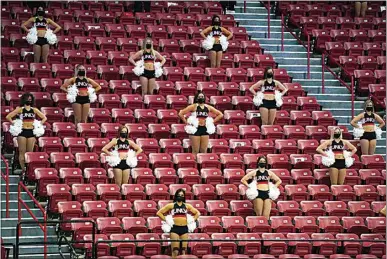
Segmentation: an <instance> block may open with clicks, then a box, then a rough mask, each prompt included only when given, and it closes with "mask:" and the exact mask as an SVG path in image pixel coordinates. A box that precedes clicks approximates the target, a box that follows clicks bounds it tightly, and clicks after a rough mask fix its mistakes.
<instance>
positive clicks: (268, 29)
mask: <svg viewBox="0 0 387 259" xmlns="http://www.w3.org/2000/svg"><path fill="white" fill-rule="evenodd" d="M267 2H268V5H269V6H268V7H267V37H268V38H269V39H270V10H271V8H270V7H271V6H270V0H269V1H267Z"/></svg>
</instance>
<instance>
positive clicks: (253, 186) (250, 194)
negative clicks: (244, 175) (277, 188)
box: [246, 179, 258, 200]
mask: <svg viewBox="0 0 387 259" xmlns="http://www.w3.org/2000/svg"><path fill="white" fill-rule="evenodd" d="M246 197H247V199H249V200H255V199H256V198H257V197H258V190H257V180H256V179H254V180H253V181H252V182H251V183H250V184H249V187H248V188H247V190H246Z"/></svg>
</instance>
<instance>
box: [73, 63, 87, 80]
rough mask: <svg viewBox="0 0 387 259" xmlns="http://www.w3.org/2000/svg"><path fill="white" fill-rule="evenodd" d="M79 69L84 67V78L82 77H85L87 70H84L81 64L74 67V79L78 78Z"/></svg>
mask: <svg viewBox="0 0 387 259" xmlns="http://www.w3.org/2000/svg"><path fill="white" fill-rule="evenodd" d="M79 67H84V68H85V76H84V77H86V73H87V70H86V67H85V66H84V65H83V64H78V65H76V66H75V70H74V76H75V77H77V76H78V71H79Z"/></svg>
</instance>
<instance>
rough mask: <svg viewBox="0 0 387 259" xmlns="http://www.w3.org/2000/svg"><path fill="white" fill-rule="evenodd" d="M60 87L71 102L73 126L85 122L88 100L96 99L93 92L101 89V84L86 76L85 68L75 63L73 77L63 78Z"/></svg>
mask: <svg viewBox="0 0 387 259" xmlns="http://www.w3.org/2000/svg"><path fill="white" fill-rule="evenodd" d="M60 89H61V90H63V91H64V92H66V93H67V100H69V102H71V103H72V107H73V111H74V118H75V126H77V125H78V123H86V122H87V116H88V115H89V110H90V102H94V101H95V100H96V99H97V96H96V95H95V93H96V92H98V91H99V90H101V86H100V85H99V84H98V83H97V82H95V81H94V80H93V79H91V78H87V77H86V68H85V67H84V66H83V65H77V66H76V67H75V77H72V78H70V79H67V80H65V82H64V84H63V85H62V86H61V88H60Z"/></svg>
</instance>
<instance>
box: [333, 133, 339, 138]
mask: <svg viewBox="0 0 387 259" xmlns="http://www.w3.org/2000/svg"><path fill="white" fill-rule="evenodd" d="M340 136H341V134H340V133H335V134H333V137H334V138H340Z"/></svg>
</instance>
